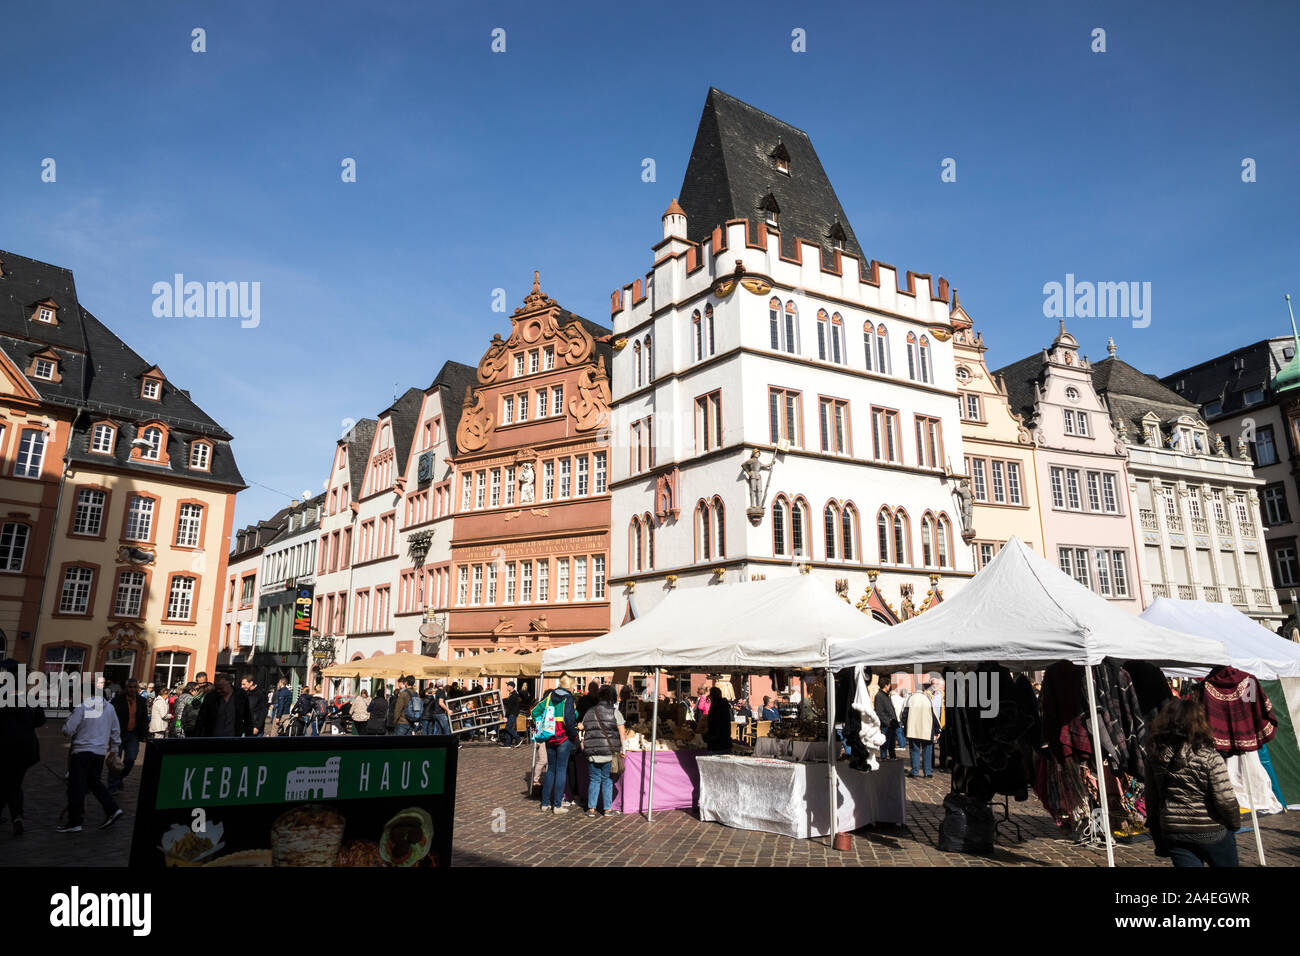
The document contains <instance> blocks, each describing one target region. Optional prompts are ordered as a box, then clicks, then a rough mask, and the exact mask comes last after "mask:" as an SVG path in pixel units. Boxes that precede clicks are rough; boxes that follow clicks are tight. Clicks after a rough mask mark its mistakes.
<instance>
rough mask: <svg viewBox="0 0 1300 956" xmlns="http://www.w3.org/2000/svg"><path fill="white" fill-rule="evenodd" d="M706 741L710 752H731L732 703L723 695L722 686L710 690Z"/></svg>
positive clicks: (705, 732)
mask: <svg viewBox="0 0 1300 956" xmlns="http://www.w3.org/2000/svg"><path fill="white" fill-rule="evenodd" d="M704 743H705V745H707V746H708V748H709V753H715V754H717V753H722V754H725V753H731V705H730V704H729V703H727V698H725V697H723V696H722V688H721V687H715V688H713V690H711V691H709V697H708V717H707V720H706V722H705V727H704Z"/></svg>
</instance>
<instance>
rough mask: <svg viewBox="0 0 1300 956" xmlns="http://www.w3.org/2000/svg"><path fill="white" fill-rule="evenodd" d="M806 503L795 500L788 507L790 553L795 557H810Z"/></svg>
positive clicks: (801, 500) (800, 499) (798, 499)
mask: <svg viewBox="0 0 1300 956" xmlns="http://www.w3.org/2000/svg"><path fill="white" fill-rule="evenodd" d="M807 534H808V502H806V501H804V500H803V499H802V498H796V499H795V500H794V503H793V504H792V505H791V506H790V553H791V554H793V555H794V556H796V557H805V558H806V557H811V556H812V550H811V549H810V548H809V547H808V538H807Z"/></svg>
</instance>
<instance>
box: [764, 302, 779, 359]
mask: <svg viewBox="0 0 1300 956" xmlns="http://www.w3.org/2000/svg"><path fill="white" fill-rule="evenodd" d="M767 325H768V332H769V333H771V340H772V351H774V352H775V351H779V350H780V348H781V300H780V299H778V298H776V296H773V297H772V299H771V301H770V302H768V303H767Z"/></svg>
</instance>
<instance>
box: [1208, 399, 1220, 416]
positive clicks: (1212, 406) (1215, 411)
mask: <svg viewBox="0 0 1300 956" xmlns="http://www.w3.org/2000/svg"><path fill="white" fill-rule="evenodd" d="M1222 414H1223V402H1209V403H1207V404H1206V406H1205V417H1206V418H1216V417H1218V416H1219V415H1222Z"/></svg>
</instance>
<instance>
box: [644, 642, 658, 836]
mask: <svg viewBox="0 0 1300 956" xmlns="http://www.w3.org/2000/svg"><path fill="white" fill-rule="evenodd" d="M657 749H659V668H657V667H656V668H655V702H654V708H653V711H652V716H651V717H650V794H649V798H648V799H647V801H646V817H645V818H646V822H647V823H648V822H649V821H651V820H653V819H654V818H655V751H656V750H657Z"/></svg>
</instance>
